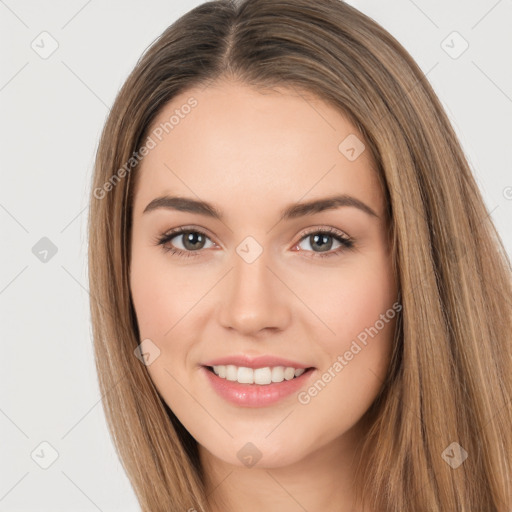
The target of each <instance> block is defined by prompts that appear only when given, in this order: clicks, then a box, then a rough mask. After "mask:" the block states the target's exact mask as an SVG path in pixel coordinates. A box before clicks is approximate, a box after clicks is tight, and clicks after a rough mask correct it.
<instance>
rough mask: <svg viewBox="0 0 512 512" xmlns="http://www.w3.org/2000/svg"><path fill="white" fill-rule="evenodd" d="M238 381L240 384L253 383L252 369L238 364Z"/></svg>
mask: <svg viewBox="0 0 512 512" xmlns="http://www.w3.org/2000/svg"><path fill="white" fill-rule="evenodd" d="M237 380H238V382H240V384H253V383H254V370H253V369H252V368H246V367H245V366H240V367H239V368H238V376H237Z"/></svg>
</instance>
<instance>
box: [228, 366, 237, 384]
mask: <svg viewBox="0 0 512 512" xmlns="http://www.w3.org/2000/svg"><path fill="white" fill-rule="evenodd" d="M237 377H238V368H237V367H236V366H235V365H233V364H228V365H227V366H226V379H227V380H231V381H233V382H234V381H235V380H236V379H237Z"/></svg>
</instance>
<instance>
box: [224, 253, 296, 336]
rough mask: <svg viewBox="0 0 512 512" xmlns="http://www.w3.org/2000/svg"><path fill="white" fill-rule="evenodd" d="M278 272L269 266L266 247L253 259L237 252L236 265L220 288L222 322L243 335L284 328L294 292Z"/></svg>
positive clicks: (234, 262) (288, 318) (287, 320)
mask: <svg viewBox="0 0 512 512" xmlns="http://www.w3.org/2000/svg"><path fill="white" fill-rule="evenodd" d="M277 274H278V272H276V271H275V270H274V269H270V268H269V262H268V260H267V258H266V253H265V251H264V252H263V254H261V255H260V256H259V257H258V258H257V259H256V260H255V261H253V262H252V263H248V262H246V261H245V260H244V259H243V258H241V257H240V256H239V255H238V254H234V257H233V269H232V270H231V272H229V275H228V276H226V280H225V283H224V284H223V286H221V290H220V293H221V296H220V302H221V305H220V312H219V321H220V324H221V325H222V326H223V327H226V328H228V329H234V330H236V331H238V332H239V333H240V334H244V335H257V334H258V333H259V332H260V331H262V330H265V329H270V330H282V329H285V328H286V327H287V325H288V323H289V322H290V319H291V314H290V308H289V305H290V302H291V297H290V296H291V292H290V290H288V288H287V287H286V286H285V284H283V282H282V280H280V279H279V278H278V277H277Z"/></svg>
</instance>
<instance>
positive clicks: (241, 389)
mask: <svg viewBox="0 0 512 512" xmlns="http://www.w3.org/2000/svg"><path fill="white" fill-rule="evenodd" d="M202 371H203V372H204V373H205V374H206V377H207V379H208V380H209V381H210V382H211V384H212V386H213V389H214V390H215V391H216V392H217V393H218V394H219V395H220V396H221V397H222V398H224V399H226V400H227V401H228V402H231V403H233V404H235V405H238V406H241V407H265V406H266V405H272V404H275V403H277V402H279V401H280V400H282V399H284V398H285V397H287V396H290V395H292V394H293V393H296V392H298V391H299V390H300V388H301V387H303V386H304V384H305V383H306V382H307V381H308V380H309V377H310V376H311V374H312V373H313V372H314V368H310V369H309V370H307V371H305V372H304V373H303V374H302V375H301V376H300V377H295V378H293V379H291V380H283V382H273V383H272V384H265V385H260V384H240V383H239V382H236V381H231V380H227V379H222V378H221V377H218V376H217V375H215V373H213V372H212V371H210V370H209V369H208V368H207V367H205V366H203V367H202Z"/></svg>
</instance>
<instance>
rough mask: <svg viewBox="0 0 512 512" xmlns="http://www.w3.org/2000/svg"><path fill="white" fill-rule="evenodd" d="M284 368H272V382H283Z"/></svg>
mask: <svg viewBox="0 0 512 512" xmlns="http://www.w3.org/2000/svg"><path fill="white" fill-rule="evenodd" d="M283 380H284V366H274V368H272V382H283Z"/></svg>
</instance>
